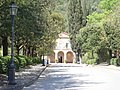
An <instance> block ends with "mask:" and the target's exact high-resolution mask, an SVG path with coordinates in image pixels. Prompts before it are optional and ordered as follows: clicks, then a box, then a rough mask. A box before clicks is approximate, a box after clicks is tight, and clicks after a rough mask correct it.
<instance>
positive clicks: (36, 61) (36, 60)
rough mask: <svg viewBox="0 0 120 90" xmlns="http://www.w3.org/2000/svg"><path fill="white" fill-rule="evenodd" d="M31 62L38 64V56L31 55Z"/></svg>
mask: <svg viewBox="0 0 120 90" xmlns="http://www.w3.org/2000/svg"><path fill="white" fill-rule="evenodd" d="M32 62H33V63H34V64H39V63H40V60H39V58H38V57H33V58H32Z"/></svg>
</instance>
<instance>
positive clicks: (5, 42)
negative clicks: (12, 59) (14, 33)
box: [2, 36, 8, 56]
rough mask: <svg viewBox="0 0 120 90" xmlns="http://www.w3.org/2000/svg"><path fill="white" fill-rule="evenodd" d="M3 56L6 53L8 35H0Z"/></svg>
mask: <svg viewBox="0 0 120 90" xmlns="http://www.w3.org/2000/svg"><path fill="white" fill-rule="evenodd" d="M2 45H3V56H7V55H8V37H4V36H3V37H2Z"/></svg>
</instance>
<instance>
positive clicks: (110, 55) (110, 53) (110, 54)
mask: <svg viewBox="0 0 120 90" xmlns="http://www.w3.org/2000/svg"><path fill="white" fill-rule="evenodd" d="M111 58H112V50H111V49H109V61H108V63H109V65H110V60H111Z"/></svg>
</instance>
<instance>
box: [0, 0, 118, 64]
mask: <svg viewBox="0 0 120 90" xmlns="http://www.w3.org/2000/svg"><path fill="white" fill-rule="evenodd" d="M14 1H15V3H16V4H17V5H18V7H19V8H18V13H17V16H15V42H14V44H15V45H14V46H15V47H14V48H15V51H14V53H15V56H18V57H19V55H24V56H25V57H26V56H27V57H36V56H39V57H40V58H41V56H42V55H50V54H51V53H52V52H53V48H54V47H55V41H56V39H57V38H58V34H59V33H61V32H63V31H66V32H68V33H69V35H70V40H71V44H72V49H73V51H74V52H78V51H79V49H80V50H81V53H80V54H81V56H82V60H83V62H84V63H95V62H96V60H97V62H98V61H99V62H98V63H100V62H108V63H109V64H113V61H114V62H116V61H118V62H116V63H117V65H118V64H119V50H120V41H119V40H120V35H119V32H120V29H119V28H120V16H119V14H120V11H119V9H120V7H119V5H120V0H14ZM10 2H11V0H0V45H1V46H2V48H1V49H0V50H2V52H3V53H2V54H3V56H6V57H7V56H8V55H9V54H10V52H9V51H10V49H9V48H10V47H11V17H10V14H9V4H10ZM112 54H115V57H116V58H115V59H116V60H115V59H113V56H112ZM1 59H2V58H1ZM0 63H1V60H0Z"/></svg>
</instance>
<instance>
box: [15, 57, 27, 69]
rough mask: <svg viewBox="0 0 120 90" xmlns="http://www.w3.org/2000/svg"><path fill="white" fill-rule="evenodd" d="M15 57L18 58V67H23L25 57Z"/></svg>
mask: <svg viewBox="0 0 120 90" xmlns="http://www.w3.org/2000/svg"><path fill="white" fill-rule="evenodd" d="M16 58H17V59H18V61H19V67H22V68H23V67H25V66H26V64H27V63H26V59H25V58H24V57H22V56H16Z"/></svg>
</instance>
